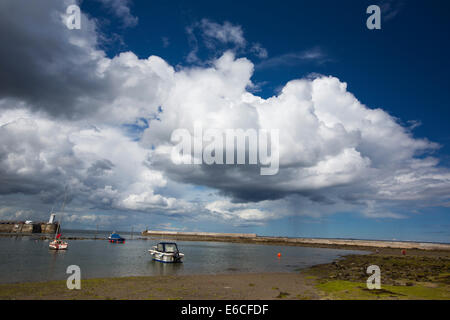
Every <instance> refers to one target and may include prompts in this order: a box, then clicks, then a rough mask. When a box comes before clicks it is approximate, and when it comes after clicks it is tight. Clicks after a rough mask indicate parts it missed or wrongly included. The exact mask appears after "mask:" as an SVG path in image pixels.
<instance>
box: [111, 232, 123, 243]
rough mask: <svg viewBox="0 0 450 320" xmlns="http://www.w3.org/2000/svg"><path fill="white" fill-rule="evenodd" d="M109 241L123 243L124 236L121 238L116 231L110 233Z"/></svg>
mask: <svg viewBox="0 0 450 320" xmlns="http://www.w3.org/2000/svg"><path fill="white" fill-rule="evenodd" d="M108 240H109V242H111V243H125V238H122V237H121V236H120V235H119V234H118V233H115V232H113V233H111V235H110V236H109V237H108Z"/></svg>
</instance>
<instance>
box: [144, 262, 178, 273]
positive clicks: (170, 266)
mask: <svg viewBox="0 0 450 320" xmlns="http://www.w3.org/2000/svg"><path fill="white" fill-rule="evenodd" d="M147 266H148V269H149V271H150V272H151V275H152V276H173V275H177V274H182V273H183V264H182V263H159V262H158V261H155V260H150V261H149V262H148V264H147Z"/></svg>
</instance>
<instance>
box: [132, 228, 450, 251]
mask: <svg viewBox="0 0 450 320" xmlns="http://www.w3.org/2000/svg"><path fill="white" fill-rule="evenodd" d="M141 234H142V235H143V236H147V237H161V238H164V239H174V240H192V241H225V242H248V243H260V244H281V245H293V246H311V247H327V248H336V247H338V248H349V249H353V248H358V249H364V248H365V249H371V248H392V249H420V250H445V251H450V244H443V243H430V242H408V241H382V240H353V239H351V240H350V239H324V238H290V237H266V236H258V235H256V234H253V233H216V232H175V231H152V230H145V231H143V232H142V233H141Z"/></svg>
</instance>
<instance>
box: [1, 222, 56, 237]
mask: <svg viewBox="0 0 450 320" xmlns="http://www.w3.org/2000/svg"><path fill="white" fill-rule="evenodd" d="M57 227H58V223H57V222H54V223H48V222H30V223H26V222H24V221H0V232H2V233H17V234H21V233H55V232H56V229H57Z"/></svg>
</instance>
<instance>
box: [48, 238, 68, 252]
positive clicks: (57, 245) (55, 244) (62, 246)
mask: <svg viewBox="0 0 450 320" xmlns="http://www.w3.org/2000/svg"><path fill="white" fill-rule="evenodd" d="M68 246H69V244H68V243H67V242H65V241H62V240H60V239H55V240H53V241H52V242H50V244H49V245H48V247H49V248H50V249H52V250H67V247H68Z"/></svg>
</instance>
